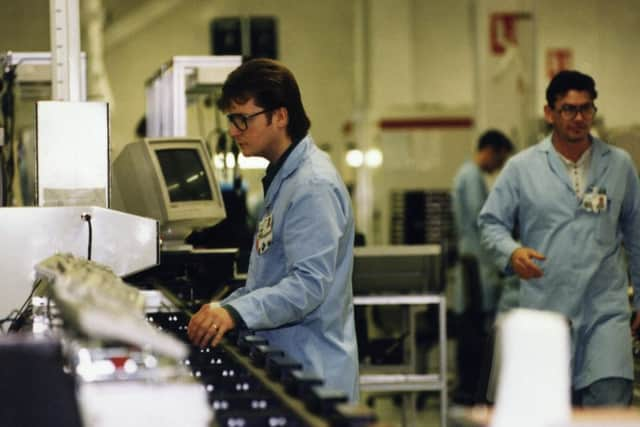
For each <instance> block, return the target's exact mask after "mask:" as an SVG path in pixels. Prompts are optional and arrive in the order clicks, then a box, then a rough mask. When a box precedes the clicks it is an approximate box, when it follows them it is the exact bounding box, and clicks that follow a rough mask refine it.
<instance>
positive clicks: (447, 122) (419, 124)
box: [378, 117, 473, 129]
mask: <svg viewBox="0 0 640 427" xmlns="http://www.w3.org/2000/svg"><path fill="white" fill-rule="evenodd" d="M378 126H379V127H380V129H467V128H470V127H472V126H473V119H472V118H471V117H439V118H432V119H419V118H418V119H382V120H380V121H379V122H378Z"/></svg>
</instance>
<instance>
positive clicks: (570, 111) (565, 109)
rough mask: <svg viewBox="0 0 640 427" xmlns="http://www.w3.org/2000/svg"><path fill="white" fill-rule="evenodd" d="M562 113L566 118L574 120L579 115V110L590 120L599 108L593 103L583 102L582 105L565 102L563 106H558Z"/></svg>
mask: <svg viewBox="0 0 640 427" xmlns="http://www.w3.org/2000/svg"><path fill="white" fill-rule="evenodd" d="M558 111H559V112H560V115H561V116H562V118H563V119H565V120H573V119H575V117H576V116H577V115H578V112H580V114H581V115H582V117H583V118H585V119H587V120H589V119H591V118H593V116H594V115H595V114H596V111H598V109H597V108H596V106H595V105H593V104H592V103H588V104H582V105H571V104H564V105H563V106H562V107H560V108H558Z"/></svg>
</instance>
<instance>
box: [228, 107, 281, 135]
mask: <svg viewBox="0 0 640 427" xmlns="http://www.w3.org/2000/svg"><path fill="white" fill-rule="evenodd" d="M270 111H273V110H270V109H269V110H262V111H258V112H257V113H253V114H240V113H231V114H227V119H229V123H232V124H233V125H234V126H235V127H236V128H237V129H238V130H242V131H244V130H247V129H248V128H249V120H250V119H252V118H254V117H255V116H259V115H260V114H264V113H268V112H270Z"/></svg>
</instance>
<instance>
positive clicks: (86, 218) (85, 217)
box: [80, 212, 93, 261]
mask: <svg viewBox="0 0 640 427" xmlns="http://www.w3.org/2000/svg"><path fill="white" fill-rule="evenodd" d="M80 218H82V220H83V221H86V223H87V224H88V225H89V244H88V247H87V259H88V260H89V261H91V245H92V241H93V227H92V225H91V214H90V213H88V212H84V213H82V214H81V215H80Z"/></svg>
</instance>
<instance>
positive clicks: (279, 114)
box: [272, 107, 289, 129]
mask: <svg viewBox="0 0 640 427" xmlns="http://www.w3.org/2000/svg"><path fill="white" fill-rule="evenodd" d="M272 117H273V118H272V120H273V123H274V124H275V125H276V127H278V128H285V129H286V127H287V125H288V124H289V111H288V110H287V109H286V108H285V107H280V108H277V109H275V110H274V111H273V116H272Z"/></svg>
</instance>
